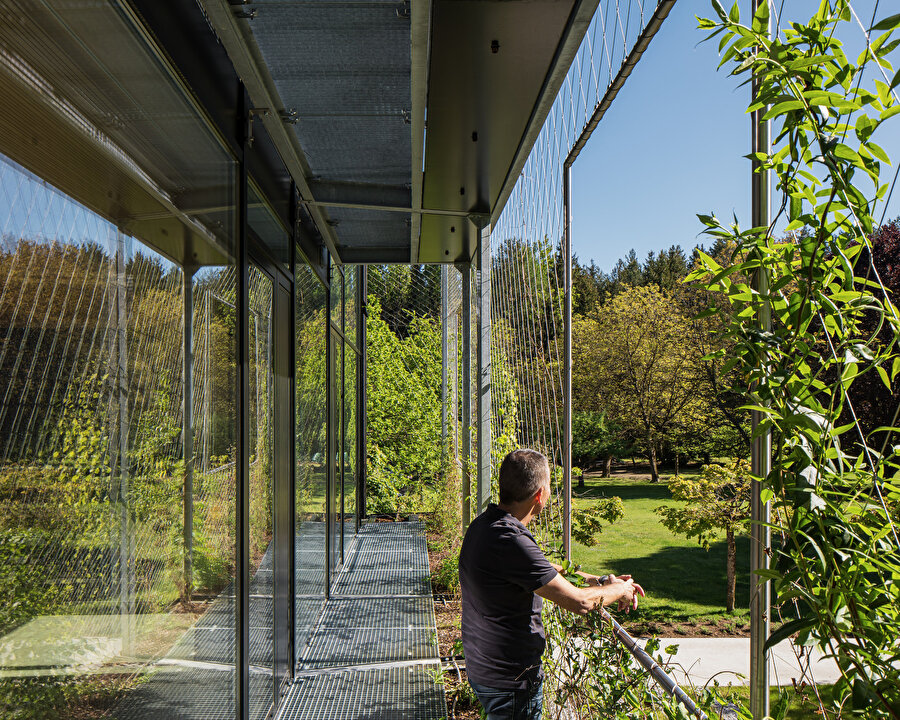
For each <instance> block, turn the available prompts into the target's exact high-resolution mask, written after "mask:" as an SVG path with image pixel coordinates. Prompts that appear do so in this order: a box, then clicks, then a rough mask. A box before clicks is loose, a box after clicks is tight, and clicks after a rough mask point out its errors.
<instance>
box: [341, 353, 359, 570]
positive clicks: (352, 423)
mask: <svg viewBox="0 0 900 720" xmlns="http://www.w3.org/2000/svg"><path fill="white" fill-rule="evenodd" d="M357 359H358V356H357V354H356V353H355V352H354V351H353V349H352V348H351V347H350V346H349V345H345V346H344V553H345V555H346V551H347V547H348V546H349V544H350V542H351V541H352V540H353V535H354V533H355V532H356V417H357V416H356V367H357Z"/></svg>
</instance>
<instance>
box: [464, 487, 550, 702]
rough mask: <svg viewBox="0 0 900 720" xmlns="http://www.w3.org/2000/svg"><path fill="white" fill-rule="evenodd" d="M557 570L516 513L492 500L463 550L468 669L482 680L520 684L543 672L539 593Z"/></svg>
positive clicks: (497, 684) (523, 685)
mask: <svg viewBox="0 0 900 720" xmlns="http://www.w3.org/2000/svg"><path fill="white" fill-rule="evenodd" d="M554 577H556V570H554V569H553V566H552V565H551V564H550V562H549V561H548V560H547V558H546V557H544V553H542V552H541V549H540V548H539V547H538V545H537V543H536V542H535V540H534V537H533V536H532V534H531V533H530V532H528V529H527V528H526V527H525V526H524V525H523V524H522V523H521V522H519V521H518V520H517V519H516V518H515V517H513V516H512V515H510V514H509V513H508V512H506V511H505V510H501V509H500V508H499V507H497V506H496V505H494V504H493V503H491V504H490V505H489V506H488V509H487V510H485V511H484V512H483V513H482V514H481V515H479V516H478V517H477V518H475V520H473V521H472V524H471V525H469V529H468V530H467V531H466V536H465V538H464V539H463V544H462V548H461V549H460V552H459V584H460V588H461V590H462V640H463V650H464V651H465V654H466V672H467V673H468V676H469V679H470V680H472V681H473V682H475V683H477V684H479V685H486V686H487V687H493V688H500V689H505V690H520V689H525V688H528V687H530V686H532V685H533V684H534V683H536V682H537V681H538V680H540V679H541V678H542V673H541V655H543V653H544V645H545V642H546V641H545V637H544V625H543V623H542V622H541V598H540V597H539V596H537V595H535V594H534V591H535V590H537V589H538V588H539V587H542V586H543V585H546V584H547V583H548V582H550V581H551V580H552V579H553V578H554Z"/></svg>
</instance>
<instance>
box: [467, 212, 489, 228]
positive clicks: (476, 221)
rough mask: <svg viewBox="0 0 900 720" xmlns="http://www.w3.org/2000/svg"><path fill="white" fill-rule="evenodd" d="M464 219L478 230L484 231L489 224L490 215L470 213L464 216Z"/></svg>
mask: <svg viewBox="0 0 900 720" xmlns="http://www.w3.org/2000/svg"><path fill="white" fill-rule="evenodd" d="M466 218H467V219H468V220H469V222H471V223H472V224H473V225H474V226H475V227H477V228H478V229H479V230H484V228H486V227H487V226H488V225H490V222H491V214H490V213H482V212H471V213H468V214H467V215H466Z"/></svg>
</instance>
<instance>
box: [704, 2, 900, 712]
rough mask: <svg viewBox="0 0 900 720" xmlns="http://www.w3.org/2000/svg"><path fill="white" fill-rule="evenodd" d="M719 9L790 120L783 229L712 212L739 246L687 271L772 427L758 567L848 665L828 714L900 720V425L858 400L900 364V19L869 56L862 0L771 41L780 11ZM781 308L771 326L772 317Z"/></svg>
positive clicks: (791, 611) (783, 630)
mask: <svg viewBox="0 0 900 720" xmlns="http://www.w3.org/2000/svg"><path fill="white" fill-rule="evenodd" d="M712 6H713V10H714V14H715V17H713V18H710V19H700V20H699V25H700V28H703V29H706V30H711V31H712V32H711V34H710V37H717V36H718V37H720V38H721V41H720V49H721V51H722V59H721V65H727V66H729V67H731V68H732V70H731V72H732V75H735V76H739V77H746V78H751V77H752V78H753V79H754V81H755V83H754V97H753V103H752V105H751V106H750V108H749V110H750V111H756V110H763V111H764V112H765V115H764V118H765V119H770V120H772V121H773V124H774V128H775V139H774V141H773V143H772V144H771V147H769V148H765V149H764V150H763V151H762V152H760V153H758V154H756V155H755V156H754V159H755V160H756V161H757V163H758V166H759V172H768V173H771V174H772V177H773V179H774V181H775V185H774V187H775V191H776V200H775V207H776V212H775V213H774V217H773V218H772V221H771V223H770V224H769V225H768V226H765V227H753V228H749V229H744V228H741V227H740V226H739V225H738V223H737V220H735V221H734V222H733V223H730V224H725V223H723V222H721V221H720V220H719V219H718V218H717V217H715V216H714V215H701V216H700V219H701V221H702V222H703V223H705V225H706V226H707V232H708V233H709V234H710V235H711V236H713V237H716V238H721V239H723V240H726V241H728V242H731V243H733V246H734V248H735V250H734V253H733V255H732V257H731V261H730V262H726V263H724V264H721V263H719V262H716V261H715V260H713V259H712V258H711V257H709V256H702V262H701V267H700V268H698V269H697V270H695V271H694V272H693V273H692V274H691V276H689V279H691V280H693V281H695V282H698V283H700V284H702V285H703V286H704V287H705V288H707V289H708V290H710V291H713V292H715V293H721V294H722V297H723V298H724V302H722V304H721V306H720V307H718V308H713V309H711V310H710V312H719V313H721V314H722V317H723V319H724V320H725V324H724V327H725V328H726V330H725V332H727V334H728V336H729V337H730V339H732V340H733V341H734V346H733V356H732V357H731V359H729V360H728V361H727V362H726V363H725V365H724V366H723V367H724V369H725V371H726V372H727V371H728V370H730V369H736V370H737V371H738V372H737V373H736V376H737V377H738V378H739V380H738V381H737V387H736V388H735V389H737V390H739V391H740V392H742V393H744V395H745V396H746V397H747V398H748V408H749V409H755V410H757V411H758V412H759V413H761V416H762V421H761V423H760V424H759V426H758V427H757V428H756V431H755V432H756V435H757V436H759V435H760V434H762V433H767V432H771V434H772V465H771V472H769V473H768V474H767V475H766V477H763V478H759V480H761V481H762V482H763V484H764V490H763V494H764V498H766V499H768V500H771V501H772V502H773V503H774V506H775V508H776V509H777V511H778V516H777V517H779V518H780V519H779V520H777V521H775V522H774V523H773V530H774V542H773V545H774V547H773V551H774V558H773V563H772V569H771V570H768V571H763V572H761V573H760V575H761V576H762V578H768V579H771V580H772V581H773V584H774V589H775V591H776V593H777V598H778V603H779V610H780V612H781V614H782V616H783V617H784V618H785V619H786V620H787V622H785V624H783V625H782V626H781V627H780V629H779V630H777V631H776V632H775V633H773V635H772V637H771V638H770V639H769V643H770V644H774V643H775V642H777V641H779V640H780V639H782V638H785V637H787V636H790V635H792V634H794V633H797V634H798V640H799V642H801V643H813V644H816V645H818V646H820V647H821V648H822V649H824V650H825V651H826V652H827V653H829V654H830V655H832V656H833V657H834V658H835V659H836V660H837V663H838V666H839V668H840V671H841V679H840V680H839V682H838V683H837V685H836V686H835V690H834V693H833V697H834V703H835V706H832V707H826V706H825V705H824V703H823V705H822V707H821V708H820V711H821V714H822V715H823V716H824V717H844V716H848V715H849V714H850V713H851V712H852V713H853V714H854V715H855V716H858V717H865V718H900V664H898V662H897V660H898V657H900V647H898V640H897V639H898V637H900V536H898V530H900V529H898V525H900V484H898V482H897V480H896V475H897V470H898V469H900V445H898V444H896V443H897V438H898V436H897V432H896V428H895V427H890V428H887V429H883V431H882V433H881V434H880V435H879V437H878V438H877V440H875V439H873V437H872V435H869V436H867V435H866V434H865V433H864V432H863V431H862V430H861V427H860V422H859V418H858V417H857V416H856V413H855V410H854V408H853V407H852V402H851V401H850V400H849V399H848V390H849V388H850V386H851V385H852V384H853V382H854V381H855V380H856V379H857V378H859V377H861V376H864V375H877V377H878V378H880V380H881V381H882V382H883V383H884V385H885V387H886V390H885V395H884V397H885V398H886V401H889V400H890V397H891V393H890V386H891V381H892V380H893V379H894V378H895V377H896V376H897V375H898V373H900V355H898V352H897V333H898V331H900V314H898V310H897V306H896V305H895V304H894V299H893V298H892V297H891V296H890V295H889V294H888V293H887V292H886V291H885V289H884V285H883V284H882V282H881V278H880V275H879V268H878V267H877V265H875V264H874V263H872V262H870V261H869V258H872V253H871V248H870V238H871V237H872V235H873V233H874V232H875V231H876V230H877V226H878V219H877V218H876V215H875V208H876V205H877V204H878V203H879V201H882V200H884V198H885V197H886V195H887V194H888V192H889V183H887V182H885V181H884V180H883V179H882V169H883V166H884V165H885V164H887V163H888V162H889V159H888V156H887V155H886V153H885V152H884V150H882V148H881V147H879V145H878V144H876V142H875V137H876V134H878V133H879V132H880V133H881V134H884V126H885V125H886V124H887V123H888V121H889V120H891V118H893V117H894V116H895V115H897V114H898V113H900V102H898V99H897V95H896V93H895V91H894V89H893V88H895V87H896V86H897V85H898V84H900V75H895V74H894V70H893V68H892V67H891V65H890V63H889V60H888V58H889V57H890V56H891V54H892V53H893V51H894V50H895V48H897V47H898V44H900V40H897V39H896V34H897V30H898V28H900V15H894V16H892V17H888V18H886V19H884V20H881V21H879V22H875V23H873V25H872V27H870V28H867V29H866V33H865V37H866V41H867V44H866V46H865V48H864V49H863V51H862V53H861V54H860V55H859V56H858V57H857V58H856V59H855V60H854V59H852V58H851V57H849V56H848V55H847V49H846V48H845V47H844V45H843V44H842V42H841V41H840V40H839V37H841V36H842V33H841V30H842V28H847V27H850V26H849V24H850V23H852V24H853V26H856V25H860V26H861V24H862V23H861V22H860V21H859V19H858V18H857V17H856V16H855V12H854V10H853V8H852V6H851V4H850V3H849V2H848V1H847V0H823V2H822V3H821V4H820V6H819V9H818V11H817V12H816V13H815V15H814V16H813V17H812V18H811V19H810V20H809V22H807V23H804V24H799V23H792V24H790V25H786V26H783V27H779V28H777V29H776V32H775V33H773V34H771V35H770V31H769V27H770V24H771V22H772V20H773V18H770V16H769V8H768V7H767V5H765V4H763V5H762V6H761V7H760V9H759V10H758V11H757V13H756V14H755V16H754V17H752V18H751V19H750V20H749V22H742V21H741V17H740V13H739V10H738V6H737V4H736V5H735V6H734V8H733V9H732V10H731V11H730V12H726V10H725V9H724V8H723V7H722V5H721V4H720V3H719V2H718V1H717V0H713V2H712ZM893 130H894V132H896V131H897V128H896V126H895V125H894V126H893ZM785 223H786V227H785ZM776 228H785V229H784V231H779V233H776ZM784 232H786V233H787V235H786V236H784ZM779 234H781V235H782V236H781V237H779ZM864 250H865V251H866V252H863V251H864ZM743 278H756V282H747V281H746V280H744V279H743ZM766 281H767V282H766ZM767 315H770V316H771V328H769V327H766V326H765V325H764V324H762V323H761V322H760V320H759V319H760V318H765V317H766V316H767ZM873 319H874V320H875V322H874V327H875V328H876V330H875V332H872V331H871V328H872V327H873V322H872V320H873ZM883 327H890V328H891V329H892V332H891V333H888V335H887V338H885V335H884V334H881V335H879V331H880V330H881V328H883ZM897 415H898V413H897V412H896V411H895V412H894V413H893V418H894V420H893V422H892V423H891V424H892V425H893V426H896V425H897Z"/></svg>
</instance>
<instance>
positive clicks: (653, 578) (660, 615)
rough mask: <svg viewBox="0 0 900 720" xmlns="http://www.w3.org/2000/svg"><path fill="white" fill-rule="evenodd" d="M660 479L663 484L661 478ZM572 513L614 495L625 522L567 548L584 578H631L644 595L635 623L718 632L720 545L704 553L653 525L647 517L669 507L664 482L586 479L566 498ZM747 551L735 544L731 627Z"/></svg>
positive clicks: (744, 582) (745, 543) (742, 541)
mask: <svg viewBox="0 0 900 720" xmlns="http://www.w3.org/2000/svg"><path fill="white" fill-rule="evenodd" d="M663 477H664V478H665V477H666V476H663ZM574 495H575V497H574V507H575V509H576V510H577V509H578V508H580V507H587V506H589V505H590V504H591V501H592V499H595V498H598V497H603V496H606V497H611V496H614V495H618V496H619V497H620V498H622V501H623V502H624V504H625V517H624V518H623V519H622V520H620V521H619V522H618V523H616V524H615V525H612V526H607V527H606V528H604V530H603V533H602V534H601V535H600V539H599V543H598V544H597V545H595V546H594V547H585V546H584V545H579V544H578V543H573V548H572V555H573V558H574V560H575V562H577V563H579V564H580V565H582V567H583V568H584V570H586V571H588V572H596V573H597V574H601V573H608V572H612V573H615V574H617V575H621V574H624V573H628V574H631V575H633V576H634V578H635V580H636V581H637V582H639V583H640V584H641V585H642V586H643V588H644V590H645V591H646V593H647V597H646V598H644V600H643V601H642V604H641V608H639V610H638V613H637V615H635V616H634V619H635V620H647V621H659V622H672V623H682V622H687V623H690V624H696V623H698V622H703V621H704V620H710V621H712V622H713V623H715V624H717V625H718V626H719V627H720V628H721V627H723V623H725V624H727V623H728V622H729V620H725V619H723V615H725V539H724V533H723V536H722V540H721V541H719V542H716V543H714V544H713V545H712V547H711V548H710V549H709V550H708V551H707V550H704V549H703V548H702V547H700V546H699V545H698V544H697V542H696V540H688V539H686V538H684V537H680V536H677V535H673V534H672V533H671V532H670V531H669V530H667V529H666V528H665V527H663V526H662V524H660V522H659V516H658V515H656V513H654V512H653V509H654V508H656V507H658V506H660V505H674V504H677V503H676V501H675V500H673V499H672V497H671V494H670V492H669V489H668V485H667V484H666V481H665V479H664V480H662V481H661V482H659V483H656V484H654V483H651V482H650V481H649V480H644V479H632V478H627V477H612V478H609V479H602V478H599V477H587V478H586V479H585V489H584V490H577V489H576V490H574ZM749 554H750V546H749V539H748V538H747V537H738V539H737V555H738V568H737V592H736V600H735V606H736V610H735V615H734V619H735V620H737V621H738V622H739V623H740V624H743V623H744V621H745V619H746V618H747V616H748V614H749V613H748V610H747V609H746V608H747V607H748V605H749V597H750V595H749V590H750V583H749V578H750V573H749Z"/></svg>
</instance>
